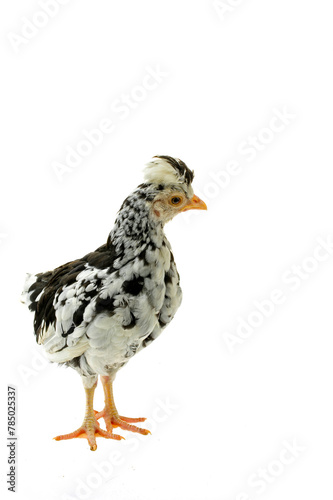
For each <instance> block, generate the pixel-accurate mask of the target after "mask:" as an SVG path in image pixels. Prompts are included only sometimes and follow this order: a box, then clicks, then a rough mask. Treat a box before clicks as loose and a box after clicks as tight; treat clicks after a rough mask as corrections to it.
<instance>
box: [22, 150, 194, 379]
mask: <svg viewBox="0 0 333 500" xmlns="http://www.w3.org/2000/svg"><path fill="white" fill-rule="evenodd" d="M192 181H193V172H192V171H191V170H189V169H188V168H187V166H186V165H185V164H184V163H183V162H182V161H181V160H177V159H174V158H171V157H167V156H161V157H155V158H154V159H153V161H152V162H151V163H150V164H148V166H147V167H146V171H145V183H144V184H141V185H140V186H138V188H137V189H136V190H135V191H134V192H133V193H132V194H131V195H130V196H129V197H128V198H126V200H125V201H124V203H123V205H122V207H121V209H120V210H119V212H118V215H117V218H116V221H115V225H114V227H113V229H112V231H111V232H110V234H109V236H108V239H107V242H106V243H105V244H104V245H102V246H101V247H99V248H98V249H97V250H95V251H94V252H91V253H89V254H87V255H85V256H84V257H82V258H81V259H78V260H74V261H71V262H68V263H67V264H64V265H62V266H60V267H58V268H56V269H54V270H53V271H49V272H45V273H39V274H36V275H28V277H27V280H26V283H25V288H24V292H23V298H24V301H25V303H26V304H27V305H28V306H29V309H30V310H31V311H32V312H34V314H35V317H34V329H35V335H36V340H37V342H38V343H39V344H42V345H43V347H44V349H45V351H46V354H47V356H48V358H49V360H50V361H52V362H57V363H61V364H67V365H68V366H71V367H73V368H74V369H75V370H77V371H78V372H79V373H80V374H81V376H82V377H83V379H84V384H85V386H86V387H91V386H92V385H93V384H94V383H95V381H96V379H97V376H98V375H109V376H111V377H112V378H114V376H115V374H116V372H117V371H118V370H119V368H120V367H122V366H123V365H124V364H125V363H126V362H127V361H128V360H129V359H130V358H131V357H132V356H133V355H134V354H136V353H137V352H138V351H140V350H141V349H142V348H144V347H146V346H147V345H148V344H149V343H151V342H152V341H153V340H155V339H156V338H157V337H158V336H159V334H160V333H161V331H162V330H163V329H164V327H165V326H166V325H167V324H168V323H170V321H171V320H172V318H173V317H174V315H175V313H176V311H177V309H178V307H179V306H180V303H181V300H182V292H181V288H180V284H179V274H178V271H177V268H176V264H175V261H174V258H173V254H172V251H171V247H170V244H169V242H168V240H167V238H166V236H165V234H164V230H163V227H164V223H165V221H166V220H160V219H158V218H157V217H155V216H154V214H153V213H152V202H153V200H155V199H156V198H158V196H159V193H162V192H164V191H165V190H172V189H175V190H178V191H180V192H182V193H184V196H185V197H186V199H190V198H191V197H192V196H193V190H192V187H191V183H192Z"/></svg>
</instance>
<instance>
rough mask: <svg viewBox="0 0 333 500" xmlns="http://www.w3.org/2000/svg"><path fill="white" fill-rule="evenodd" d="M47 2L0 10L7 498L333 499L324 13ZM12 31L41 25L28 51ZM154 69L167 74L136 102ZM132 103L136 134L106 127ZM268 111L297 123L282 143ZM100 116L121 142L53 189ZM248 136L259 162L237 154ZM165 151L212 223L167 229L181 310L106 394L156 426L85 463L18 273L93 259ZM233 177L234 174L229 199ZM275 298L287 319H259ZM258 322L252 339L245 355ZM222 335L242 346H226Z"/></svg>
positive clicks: (327, 27)
mask: <svg viewBox="0 0 333 500" xmlns="http://www.w3.org/2000/svg"><path fill="white" fill-rule="evenodd" d="M40 3H41V2H40ZM40 3H39V2H37V1H34V0H29V1H27V0H16V1H15V2H10V1H7V2H2V4H1V8H0V9H1V12H0V18H1V35H2V36H1V40H2V41H1V56H2V58H1V60H2V63H1V69H2V71H1V73H2V77H1V85H2V90H1V127H2V129H1V139H2V141H1V142H2V147H1V156H2V158H1V179H2V180H1V187H2V190H1V214H0V234H1V240H0V259H1V285H2V286H1V308H2V313H1V330H2V334H1V339H2V344H1V352H2V356H1V370H2V376H1V382H2V387H1V408H2V410H1V421H0V424H1V431H2V432H3V435H2V439H1V471H2V472H1V480H2V482H3V485H2V486H3V491H5V490H6V484H5V481H6V478H5V474H6V472H7V470H8V465H7V449H6V418H7V417H6V415H7V414H6V397H7V396H6V394H7V384H15V385H16V387H17V392H18V437H19V439H18V469H17V473H18V483H17V494H16V498H17V499H20V500H21V499H22V500H23V499H24V500H25V499H34V500H38V499H45V498H47V499H53V498H55V499H62V500H63V499H73V498H75V499H79V498H87V499H91V500H95V499H101V500H106V499H108V500H109V499H116V500H118V499H119V500H122V499H123V500H125V499H126V500H150V499H152V500H153V499H154V500H155V499H158V500H167V499H168V500H180V499H181V500H185V499H186V500H187V499H189V500H197V499H198V500H199V499H203V498H205V499H207V500H213V499H214V500H215V499H216V500H249V499H251V500H255V499H257V498H259V497H260V498H263V499H269V500H275V499H276V500H277V499H281V498H283V499H285V500H294V499H295V498H302V499H304V500H305V499H313V498H330V497H332V494H333V486H332V481H331V477H332V466H333V461H332V447H333V435H332V418H333V406H332V404H331V400H332V375H333V373H332V371H333V369H332V327H333V317H332V312H331V311H332V296H333V255H332V254H329V253H327V252H326V253H325V251H324V250H321V251H320V254H318V253H317V250H318V248H317V247H318V241H319V240H318V238H322V239H323V240H324V241H326V240H327V238H330V237H332V235H333V229H332V204H333V202H332V146H331V138H332V115H333V105H332V88H333V81H332V80H333V79H332V72H331V66H332V64H331V60H332V38H333V36H332V14H333V12H332V5H331V2H329V1H328V0H326V1H324V0H321V1H320V0H319V1H317V2H313V1H308V0H302V1H301V0H298V1H297V0H279V1H273V0H269V1H267V0H243V1H235V0H234V1H231V0H230V1H228V0H226V1H225V2H224V4H225V5H226V6H229V10H227V11H226V12H225V14H223V12H222V10H221V9H220V11H219V12H218V9H217V8H216V7H214V4H213V1H212V0H200V1H199V0H182V1H180V0H168V1H167V2H166V1H165V2H161V1H156V0H141V1H140V2H138V1H136V0H127V1H126V2H116V1H107V0H95V1H94V2H89V1H87V0H80V1H79V0H71V1H69V2H67V4H66V5H62V6H59V10H58V12H57V13H55V15H54V17H53V18H51V19H50V18H48V17H46V18H45V15H44V17H43V15H42V16H40V14H38V13H40V12H41V11H42V9H41V6H40ZM63 3H64V4H65V3H66V2H65V1H63ZM221 3H222V2H221ZM231 5H233V6H231ZM38 16H39V17H38ZM24 18H26V19H28V20H29V21H30V22H31V20H35V21H36V23H37V24H38V23H43V22H44V21H45V22H44V24H45V26H44V27H39V28H36V29H35V30H34V32H33V33H32V35H31V28H30V39H28V38H26V39H25V42H22V40H21V39H19V38H18V37H19V36H22V30H23V29H24V26H26V25H27V21H26V19H24ZM43 20H44V21H43ZM26 29H27V28H26ZM13 34H14V35H13ZM15 35H16V50H15V47H14V45H15V43H14V42H13V39H15ZM17 40H21V41H20V42H18V41H17ZM147 68H148V70H149V68H150V69H155V70H156V68H157V70H158V71H160V72H162V73H163V75H164V76H163V78H162V77H161V78H160V80H161V81H160V82H157V83H158V84H157V85H154V86H155V88H154V89H151V90H145V89H143V90H142V87H141V90H140V89H138V86H140V85H142V82H143V81H145V82H147V81H148V79H147V78H148V77H147V78H146V79H145V77H146V75H147V71H148V70H147ZM149 82H150V86H153V83H154V82H153V80H151V79H150V80H149ZM131 93H132V99H133V96H134V97H135V98H136V97H138V98H139V99H141V100H140V102H136V101H135V99H134V100H132V103H133V102H134V106H135V107H134V106H133V108H131V109H130V110H129V112H126V115H128V116H126V118H124V116H123V115H125V111H124V113H123V114H122V115H121V114H120V112H119V111H118V112H117V111H115V110H113V111H112V109H111V105H112V104H114V102H115V101H116V100H117V99H120V100H121V99H122V98H123V97H122V96H123V94H129V95H131ZM274 110H275V111H274ZM276 110H277V111H278V112H280V113H282V112H285V113H287V114H288V113H289V116H292V118H290V119H289V123H288V124H284V126H283V122H281V121H280V122H279V125H280V128H281V130H280V131H279V132H277V131H274V132H273V133H272V132H269V131H267V127H269V126H270V124H276V123H277V122H276V121H275V122H274V120H273V122H272V118H273V117H274V116H275V113H276ZM105 118H108V119H110V120H113V122H114V124H115V125H114V130H113V132H112V133H110V134H105V135H104V137H103V142H102V143H101V144H100V145H97V146H94V147H93V148H92V151H91V152H90V154H89V155H87V156H86V157H85V158H83V159H82V161H81V163H80V164H79V165H78V166H77V167H75V168H72V169H71V171H69V172H68V171H67V172H66V174H64V175H63V176H62V178H61V180H60V179H59V176H57V175H56V173H55V170H54V162H60V163H64V162H65V156H66V151H68V149H67V148H68V147H73V148H75V147H76V146H77V144H78V143H79V141H81V140H83V139H84V135H83V132H82V131H83V130H84V129H85V130H88V131H90V130H92V129H94V128H96V127H97V126H98V125H99V123H100V121H101V120H103V119H105ZM282 129H283V130H282ZM258 134H259V135H258ZM251 137H259V143H258V144H259V147H260V150H258V149H257V150H254V153H253V154H251V161H249V159H250V153H248V154H245V153H244V149H243V152H242V150H241V149H239V148H242V147H243V148H244V141H245V142H247V141H248V140H252V139H251ZM249 138H250V139H249ZM260 138H261V139H260ZM262 140H263V141H266V144H264V143H263V141H262ZM242 144H243V146H242ZM155 154H167V155H171V156H177V157H180V158H181V159H182V160H184V161H185V162H186V163H187V164H188V166H189V167H190V168H192V169H194V170H195V173H196V177H195V182H194V190H195V192H198V194H200V195H201V196H202V197H203V198H204V199H205V200H206V202H207V204H208V206H209V210H208V212H193V213H191V215H190V216H188V217H187V214H184V215H180V216H179V217H178V218H176V219H175V220H174V221H172V222H171V223H170V224H169V225H168V226H167V227H166V232H167V235H168V238H169V240H170V242H171V244H172V247H173V250H174V254H175V258H176V262H177V265H178V269H179V272H180V275H181V284H182V288H183V293H184V300H183V304H182V307H181V308H180V310H179V311H178V313H177V315H176V318H175V320H174V321H173V322H172V324H171V325H170V326H169V327H168V329H167V330H166V331H165V333H164V334H163V335H162V336H161V337H160V338H159V339H158V340H157V341H156V342H155V343H154V344H153V345H151V346H150V347H149V349H146V350H144V351H143V352H141V353H140V354H139V355H138V356H136V357H135V359H133V360H132V361H131V362H130V363H129V364H128V365H127V366H126V367H125V368H124V369H123V371H121V372H119V374H118V377H117V379H116V382H115V398H116V403H117V406H118V408H119V411H120V413H121V414H125V415H126V416H133V417H134V416H147V417H150V424H149V425H150V426H151V427H150V428H153V433H152V435H151V436H147V437H145V438H144V439H142V440H138V438H137V436H136V435H129V434H128V433H127V438H128V439H127V441H122V442H116V441H109V440H108V441H107V440H103V439H98V441H97V443H98V450H97V451H96V452H95V453H92V452H91V451H90V450H89V447H88V444H87V442H86V441H85V440H72V441H66V442H55V441H53V440H52V437H53V436H55V435H57V434H61V433H67V432H71V431H73V430H74V429H76V428H77V427H78V426H79V425H80V423H81V421H82V419H83V413H84V392H83V389H82V386H81V381H80V378H79V377H78V375H77V374H76V373H75V372H74V371H72V370H70V369H64V368H59V367H57V366H54V365H50V364H46V363H45V362H43V358H40V357H39V356H40V355H39V354H38V353H39V352H40V351H39V350H38V347H37V345H36V344H35V340H34V336H33V317H32V315H31V313H29V311H28V310H27V309H26V308H25V306H23V305H22V304H20V302H19V295H20V292H21V288H22V285H23V281H24V276H25V273H26V272H40V271H46V270H49V269H53V268H54V267H56V266H58V265H60V264H63V263H64V262H67V261H69V260H72V259H75V258H78V257H81V256H83V255H85V254H86V253H87V252H89V251H91V250H94V249H95V248H97V247H98V246H99V245H101V244H102V243H104V242H105V240H106V237H107V235H108V233H109V230H110V229H111V228H112V225H113V221H114V218H115V214H116V212H117V210H118V209H119V207H120V204H121V203H122V201H123V199H124V198H125V197H126V196H127V195H128V194H129V193H130V192H131V190H133V189H134V188H135V187H136V186H137V185H138V184H139V183H140V182H142V168H143V166H144V164H145V163H146V162H147V161H148V160H149V159H150V158H151V157H152V156H153V155H155ZM252 156H253V158H252ZM230 161H237V162H238V167H237V175H236V174H235V175H233V176H232V178H230V179H229V184H228V185H227V183H226V182H225V184H224V185H222V184H220V185H219V184H218V183H217V181H213V179H212V176H214V174H215V176H216V175H217V176H220V179H222V177H223V175H224V173H223V172H225V171H226V168H227V165H228V162H230ZM316 248H317V249H316ZM313 255H317V257H318V256H319V255H320V262H318V259H317V261H316V260H314V257H313ZM294 265H300V266H301V270H300V272H302V273H303V274H302V278H299V279H298V284H297V282H296V281H297V280H296V279H294V281H291V273H292V272H294V271H291V270H292V266H294ZM304 268H305V269H306V271H304ZM295 269H296V268H294V270H295ZM302 269H303V270H302ZM297 272H299V271H297ZM288 280H289V281H288ZM293 288H295V290H294V289H293ZM274 289H278V290H280V299H281V297H282V298H283V299H284V302H283V304H282V303H281V304H277V305H272V303H271V305H270V306H269V305H267V302H264V304H266V308H267V310H268V311H269V312H270V316H269V317H266V318H264V317H263V316H262V315H261V316H260V313H259V316H258V313H257V315H255V314H252V313H253V312H254V311H256V310H257V309H256V307H257V306H256V305H255V304H254V301H259V302H261V303H263V301H267V300H270V295H271V293H272V291H273V290H274ZM281 301H282V300H281ZM272 308H273V309H274V310H273V309H272ZM251 314H252V316H251ZM249 316H250V317H251V318H252V319H251V320H253V321H255V318H257V320H258V322H259V323H261V325H260V326H258V327H255V328H252V330H250V329H249V328H248V329H247V332H250V333H249V334H248V335H247V338H246V339H244V338H243V339H241V338H240V337H239V335H238V336H237V326H238V325H239V322H240V321H241V320H244V321H247V319H248V318H249ZM258 318H259V319H258ZM226 333H229V334H231V335H234V337H232V338H238V340H239V341H240V342H242V343H237V344H235V345H234V348H233V349H232V348H230V344H228V342H227V341H226V335H225V334H226ZM236 336H237V337H236ZM229 338H230V337H229ZM228 345H229V348H228ZM231 351H233V352H231ZM161 401H162V403H163V402H164V403H165V402H167V401H169V403H170V404H171V406H172V408H171V409H169V410H168V413H167V412H166V410H165V409H164V410H163V408H162V409H161V406H160V402H161ZM102 405H103V397H102V391H101V386H100V385H99V386H98V388H97V391H96V403H95V408H96V409H101V407H102ZM154 418H155V420H154ZM152 420H153V421H152ZM147 425H148V424H147ZM119 432H121V433H122V434H123V435H124V436H125V435H126V433H125V432H123V431H119ZM130 440H131V441H130ZM286 442H287V443H289V445H292V444H293V443H294V446H296V452H295V453H294V456H293V455H292V454H291V453H290V452H289V454H288V452H287V451H284V450H286ZM297 449H298V451H297ZM286 457H287V458H286ZM281 460H282V461H281ZM283 462H288V463H283ZM261 469H263V470H264V472H262V471H261V472H260V470H261ZM101 471H104V472H103V473H104V476H105V477H103V474H102V472H101ZM259 474H266V476H265V477H266V479H261V482H259V483H258V477H259ZM251 478H252V485H251ZM249 481H250V482H249ZM253 481H254V482H255V484H257V486H254V485H253V484H254V483H253ZM78 485H81V489H80V488H79V486H78ZM259 485H261V486H259ZM8 495H9V493H8ZM9 498H13V497H12V496H10V497H9Z"/></svg>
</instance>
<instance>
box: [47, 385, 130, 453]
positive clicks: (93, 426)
mask: <svg viewBox="0 0 333 500" xmlns="http://www.w3.org/2000/svg"><path fill="white" fill-rule="evenodd" d="M96 385H97V382H96V383H95V384H94V385H93V386H92V387H91V388H87V387H85V392H86V413H85V416H84V420H83V423H82V425H81V427H79V428H78V429H76V431H74V432H71V433H70V434H63V435H60V436H56V437H55V438H54V439H55V440H56V441H62V440H64V439H73V438H87V440H88V443H89V445H90V449H91V451H95V450H96V449H97V444H96V437H104V438H107V439H117V440H120V439H124V438H123V437H122V436H119V435H118V434H113V433H112V427H111V428H109V429H108V431H104V430H103V429H101V427H100V425H99V423H98V422H97V419H96V416H95V412H94V409H93V400H94V392H95V389H96Z"/></svg>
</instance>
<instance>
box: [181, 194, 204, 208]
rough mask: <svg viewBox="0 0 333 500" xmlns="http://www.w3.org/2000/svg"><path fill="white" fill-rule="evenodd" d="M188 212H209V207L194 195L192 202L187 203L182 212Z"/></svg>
mask: <svg viewBox="0 0 333 500" xmlns="http://www.w3.org/2000/svg"><path fill="white" fill-rule="evenodd" d="M187 210H207V205H206V203H205V202H204V201H202V200H200V198H199V196H197V195H194V196H193V197H192V198H191V199H190V201H189V202H188V203H186V205H185V207H184V208H183V209H182V212H186V211H187Z"/></svg>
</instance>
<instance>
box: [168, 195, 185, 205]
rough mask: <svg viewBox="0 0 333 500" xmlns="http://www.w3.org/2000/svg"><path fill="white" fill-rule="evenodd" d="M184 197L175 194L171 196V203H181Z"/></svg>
mask: <svg viewBox="0 0 333 500" xmlns="http://www.w3.org/2000/svg"><path fill="white" fill-rule="evenodd" d="M181 201H182V199H181V198H180V197H179V196H173V197H172V198H171V203H172V205H179V203H181Z"/></svg>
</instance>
